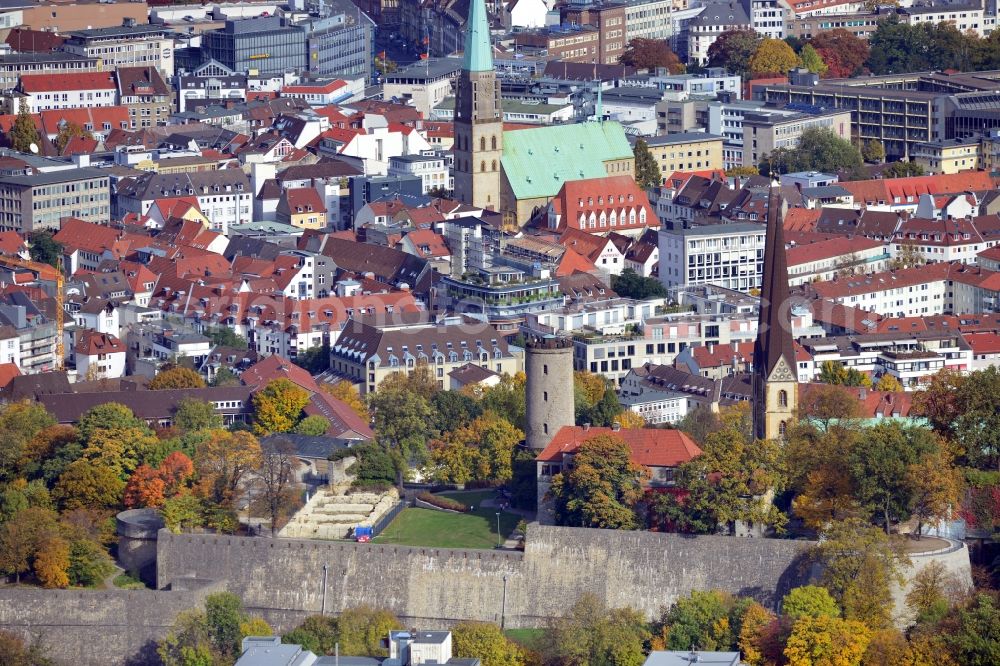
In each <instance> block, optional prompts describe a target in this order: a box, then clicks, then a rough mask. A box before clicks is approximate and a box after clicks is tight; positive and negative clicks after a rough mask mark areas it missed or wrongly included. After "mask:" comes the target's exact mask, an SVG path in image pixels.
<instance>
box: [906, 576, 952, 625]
mask: <svg viewBox="0 0 1000 666" xmlns="http://www.w3.org/2000/svg"><path fill="white" fill-rule="evenodd" d="M958 589H961V586H960V585H959V584H958V582H957V581H956V580H955V579H954V577H953V576H952V575H950V574H949V573H948V570H947V569H945V567H944V565H943V564H941V562H937V561H935V562H928V563H927V564H925V565H924V566H923V567H922V568H921V569H920V570H919V571H918V572H917V574H916V575H915V576H914V577H913V580H912V581H911V582H910V591H909V592H907V593H906V607H907V609H909V611H910V612H911V613H912V614H913V618H914V620H915V621H916V622H917V624H933V623H937V622H938V621H939V620H940V619H941V618H943V617H944V616H945V614H946V613H947V612H948V609H949V608H950V607H951V598H950V597H951V596H952V595H953V594H954V591H955V590H958Z"/></svg>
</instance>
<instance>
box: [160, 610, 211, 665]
mask: <svg viewBox="0 0 1000 666" xmlns="http://www.w3.org/2000/svg"><path fill="white" fill-rule="evenodd" d="M156 652H157V655H158V656H159V657H160V660H161V661H162V662H163V666H216V665H217V664H220V663H222V655H221V654H220V653H219V652H218V650H216V649H215V646H214V645H213V644H212V637H211V635H210V633H209V629H208V621H207V620H206V618H205V613H204V611H200V610H187V611H182V612H181V613H180V614H179V615H178V616H177V619H175V620H174V624H173V627H172V628H171V630H170V632H169V633H168V634H167V635H166V636H165V637H164V638H163V640H161V641H160V642H159V644H158V645H157V649H156Z"/></svg>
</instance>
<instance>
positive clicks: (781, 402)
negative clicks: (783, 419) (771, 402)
mask: <svg viewBox="0 0 1000 666" xmlns="http://www.w3.org/2000/svg"><path fill="white" fill-rule="evenodd" d="M778 406H779V407H788V391H785V390H781V391H778Z"/></svg>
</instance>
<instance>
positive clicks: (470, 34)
mask: <svg viewBox="0 0 1000 666" xmlns="http://www.w3.org/2000/svg"><path fill="white" fill-rule="evenodd" d="M462 69H464V70H465V71H467V72H490V71H493V44H492V42H491V41H490V21H489V18H488V16H487V15H486V2H485V0H471V1H470V2H469V21H468V23H466V30H465V59H464V61H463V64H462Z"/></svg>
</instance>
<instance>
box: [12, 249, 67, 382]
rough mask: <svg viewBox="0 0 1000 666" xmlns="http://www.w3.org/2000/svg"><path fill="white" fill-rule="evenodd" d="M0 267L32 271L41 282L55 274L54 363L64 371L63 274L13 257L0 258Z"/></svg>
mask: <svg viewBox="0 0 1000 666" xmlns="http://www.w3.org/2000/svg"><path fill="white" fill-rule="evenodd" d="M0 265H7V266H17V267H18V268H23V269H25V270H29V271H32V272H33V273H35V274H37V275H38V279H39V281H41V280H43V279H47V278H46V277H43V276H45V275H48V274H51V273H55V281H56V296H55V298H56V315H55V319H56V357H55V359H54V362H53V366H54V369H55V370H62V368H63V363H64V360H65V359H64V354H65V352H66V350H65V345H64V344H63V333H64V330H65V328H66V324H65V322H64V321H63V318H64V317H65V314H66V310H65V309H64V308H65V300H66V297H65V295H64V294H63V281H64V278H63V273H62V271H61V270H59V269H58V268H55V267H53V266H50V265H49V264H43V263H40V262H37V261H29V260H27V259H22V258H21V257H12V256H9V255H4V256H0Z"/></svg>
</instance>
